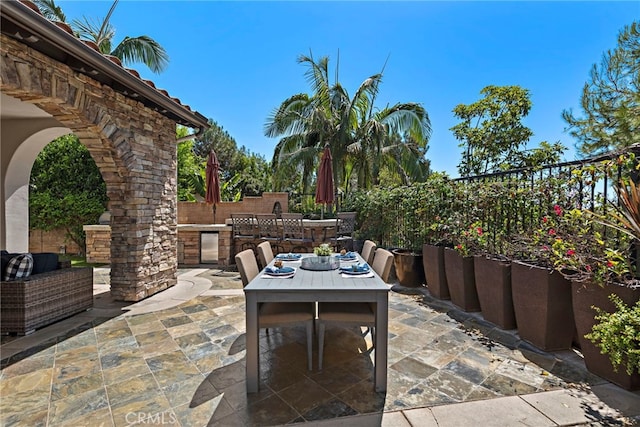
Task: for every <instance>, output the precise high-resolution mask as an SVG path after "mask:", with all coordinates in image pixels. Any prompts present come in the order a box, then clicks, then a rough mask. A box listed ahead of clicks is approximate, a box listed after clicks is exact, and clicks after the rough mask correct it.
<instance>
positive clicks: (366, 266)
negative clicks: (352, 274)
mask: <svg viewBox="0 0 640 427" xmlns="http://www.w3.org/2000/svg"><path fill="white" fill-rule="evenodd" d="M340 270H342V271H357V272H362V271H369V270H370V269H369V264H367V263H366V262H365V263H358V264H353V265H349V266H345V267H340Z"/></svg>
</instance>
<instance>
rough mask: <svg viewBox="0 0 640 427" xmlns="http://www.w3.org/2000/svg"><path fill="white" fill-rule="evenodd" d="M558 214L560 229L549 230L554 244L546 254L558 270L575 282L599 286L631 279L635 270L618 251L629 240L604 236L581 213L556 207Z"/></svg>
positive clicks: (596, 225) (614, 236) (613, 235)
mask: <svg viewBox="0 0 640 427" xmlns="http://www.w3.org/2000/svg"><path fill="white" fill-rule="evenodd" d="M555 212H556V215H557V218H556V219H557V224H558V229H555V228H553V229H550V230H549V233H550V235H551V236H552V241H551V242H550V245H548V246H546V245H545V246H543V250H546V251H548V253H549V257H550V259H551V260H552V262H553V267H554V268H555V269H556V270H558V271H560V272H561V273H562V274H563V275H565V277H567V278H570V279H572V280H577V281H587V280H590V281H592V282H594V283H598V284H603V283H606V282H609V281H626V280H628V279H629V275H630V273H631V271H632V266H631V264H630V261H629V260H628V259H627V258H626V257H625V253H623V251H621V250H620V249H619V248H620V247H626V246H627V244H628V241H629V239H628V238H627V237H626V236H624V235H622V236H618V235H617V234H615V233H612V232H611V231H609V233H608V234H605V233H606V231H607V230H606V229H605V228H604V227H602V226H601V225H600V224H598V223H596V222H594V221H593V220H592V219H591V217H590V216H589V215H587V214H585V212H584V211H582V210H580V209H572V210H569V211H567V212H563V210H562V208H561V207H560V206H556V207H555ZM558 230H560V232H559V231H558Z"/></svg>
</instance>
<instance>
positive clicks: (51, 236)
mask: <svg viewBox="0 0 640 427" xmlns="http://www.w3.org/2000/svg"><path fill="white" fill-rule="evenodd" d="M65 235H66V232H65V231H64V230H51V231H44V230H30V231H29V252H34V253H35V252H54V253H57V254H64V253H66V254H72V255H76V254H80V253H82V250H81V249H80V247H79V246H78V245H77V244H76V243H75V242H74V241H73V240H70V239H67V238H66V236H65ZM107 255H108V254H107Z"/></svg>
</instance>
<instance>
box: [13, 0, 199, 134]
mask: <svg viewBox="0 0 640 427" xmlns="http://www.w3.org/2000/svg"><path fill="white" fill-rule="evenodd" d="M18 4H22V5H24V6H26V7H27V8H29V9H30V10H31V11H33V12H35V13H37V14H38V15H40V16H41V17H42V18H44V16H43V15H42V13H41V12H40V9H39V8H38V6H37V5H36V4H35V3H33V2H32V1H29V0H19V2H18ZM3 9H4V8H3ZM0 11H2V9H0ZM3 14H4V11H3ZM49 22H52V23H53V24H54V25H56V26H57V27H58V28H60V29H61V30H62V31H64V32H65V33H67V34H69V35H71V36H72V37H73V38H75V39H76V40H80V41H81V42H82V43H84V44H85V45H86V46H89V47H90V48H91V49H93V50H94V51H96V52H98V53H100V54H101V55H102V56H103V57H105V59H107V60H109V61H111V62H112V63H114V64H116V65H117V66H118V67H120V68H122V69H123V70H125V71H127V72H128V73H129V74H130V75H132V76H134V77H136V78H137V79H139V80H141V81H142V82H144V83H146V84H147V85H148V86H150V87H152V88H153V89H155V90H156V92H157V93H159V94H162V96H164V97H166V99H167V100H171V102H172V103H175V104H177V105H179V106H181V107H183V108H185V109H187V110H188V111H190V112H191V113H192V114H194V115H195V116H196V117H197V119H195V123H198V124H199V125H200V126H201V127H202V126H204V127H208V122H207V120H206V118H205V117H204V116H202V115H201V114H200V113H198V112H195V111H193V110H191V108H190V107H189V106H188V105H185V104H182V103H181V102H180V99H179V98H175V97H172V96H170V95H169V93H168V92H167V91H166V90H164V89H157V88H156V86H155V84H154V83H153V82H152V81H151V80H146V79H141V78H140V74H139V73H138V72H137V71H136V70H133V69H130V68H125V67H123V65H122V62H121V61H120V59H119V58H117V57H115V56H112V55H104V54H102V53H101V52H100V49H99V47H98V45H97V44H96V43H94V42H92V41H90V40H82V39H79V38H78V37H76V36H75V34H73V30H72V29H71V27H70V26H69V25H68V24H67V23H64V22H57V21H49ZM3 32H4V31H3ZM34 47H35V48H36V49H37V47H36V46H34ZM55 47H58V46H55ZM90 68H91V67H86V68H78V70H79V71H81V72H86V73H88V74H90V75H91V76H92V77H94V78H96V75H97V74H99V73H98V71H96V70H95V69H94V70H91V71H85V69H86V70H89V69H90ZM123 93H126V91H125V92H123ZM133 93H135V91H133ZM135 96H136V97H137V96H139V94H137V93H136V95H135ZM160 110H161V111H165V112H166V111H167V110H166V109H165V108H162V109H160ZM174 117H175V116H174ZM192 117H193V116H192ZM191 120H193V119H191ZM181 121H184V119H182V120H181ZM179 122H180V121H179Z"/></svg>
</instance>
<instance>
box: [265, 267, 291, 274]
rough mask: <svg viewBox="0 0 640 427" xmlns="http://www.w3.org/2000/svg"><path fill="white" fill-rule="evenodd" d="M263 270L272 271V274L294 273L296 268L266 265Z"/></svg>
mask: <svg viewBox="0 0 640 427" xmlns="http://www.w3.org/2000/svg"><path fill="white" fill-rule="evenodd" d="M264 271H265V272H267V273H272V274H284V273H291V274H293V273H295V272H296V269H295V268H293V267H280V268H277V267H267V268H265V269H264Z"/></svg>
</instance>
